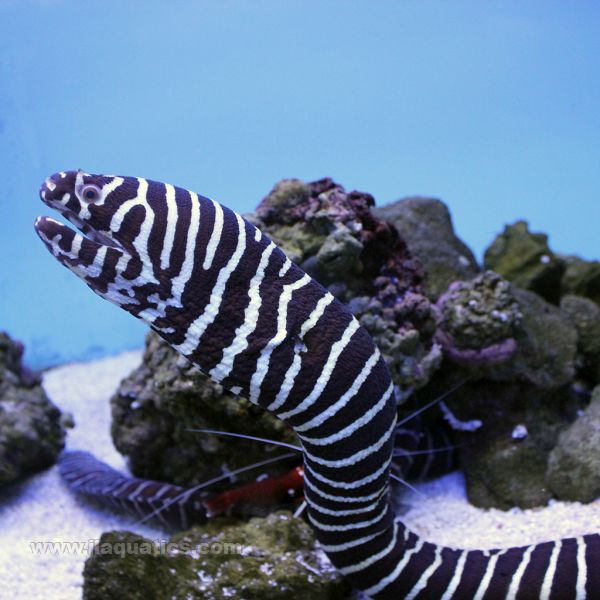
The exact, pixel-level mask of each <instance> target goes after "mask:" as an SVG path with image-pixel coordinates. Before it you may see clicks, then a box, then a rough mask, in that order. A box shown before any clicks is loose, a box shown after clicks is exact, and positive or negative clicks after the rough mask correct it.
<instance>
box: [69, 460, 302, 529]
mask: <svg viewBox="0 0 600 600" xmlns="http://www.w3.org/2000/svg"><path fill="white" fill-rule="evenodd" d="M58 467H59V470H60V475H61V477H62V478H63V480H64V481H65V482H66V484H67V485H68V486H69V488H70V489H71V490H73V491H74V492H76V493H78V494H83V495H84V496H87V497H90V498H92V499H93V500H95V501H97V502H99V503H100V504H105V505H108V506H111V507H114V508H117V509H120V510H125V511H127V512H130V513H133V514H134V515H136V516H137V517H138V518H139V519H140V520H141V522H143V521H146V520H148V519H153V520H155V521H157V522H158V523H159V524H160V525H162V526H164V527H166V528H168V529H173V528H174V529H177V530H182V529H188V528H189V527H191V526H192V525H196V524H202V523H206V521H207V519H208V518H210V517H214V516H216V515H220V514H224V513H226V514H240V515H247V514H253V513H252V512H251V511H250V510H249V509H248V508H247V507H249V508H251V509H254V514H256V506H257V505H259V506H266V507H272V506H273V505H275V504H278V503H283V502H284V501H286V500H290V499H292V498H294V496H295V493H296V491H298V493H301V489H302V468H301V467H295V468H294V469H292V470H291V471H289V472H287V473H284V474H282V475H278V476H276V477H270V478H268V479H264V480H260V481H255V482H252V483H248V484H246V485H242V486H239V487H234V488H232V489H229V490H226V491H225V492H221V493H217V494H210V493H208V492H206V491H205V488H206V487H208V484H210V483H215V482H216V481H218V480H221V479H225V478H227V477H228V475H223V476H222V477H217V478H215V479H214V480H212V481H209V482H207V483H205V484H201V485H199V486H195V487H191V488H185V487H182V486H179V485H174V484H172V483H165V482H162V481H152V480H148V479H140V478H139V477H130V476H127V475H123V474H122V473H120V472H119V471H117V470H116V469H113V468H112V467H110V466H109V465H107V464H106V463H103V462H102V461H100V460H98V459H97V458H96V457H95V456H93V455H92V454H90V453H89V452H84V451H80V450H76V451H69V452H63V453H62V454H61V456H60V458H59V461H58Z"/></svg>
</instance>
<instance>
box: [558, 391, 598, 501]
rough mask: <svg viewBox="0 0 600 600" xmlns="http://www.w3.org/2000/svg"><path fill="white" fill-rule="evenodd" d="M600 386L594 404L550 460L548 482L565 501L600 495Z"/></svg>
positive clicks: (565, 435) (566, 433)
mask: <svg viewBox="0 0 600 600" xmlns="http://www.w3.org/2000/svg"><path fill="white" fill-rule="evenodd" d="M598 448H600V386H598V387H596V388H595V389H594V393H593V395H592V400H591V402H590V405H589V406H588V407H587V408H586V409H585V410H584V411H583V412H582V413H581V414H580V416H579V418H578V419H577V420H576V421H575V422H574V423H573V424H572V425H571V426H570V427H568V428H567V429H566V430H565V431H563V432H562V433H561V434H560V436H559V438H558V443H557V444H556V447H555V448H554V449H553V450H552V452H551V453H550V457H549V460H548V481H549V484H550V487H551V489H552V491H553V492H554V494H555V495H556V496H557V497H558V498H560V499H561V500H571V501H576V500H578V501H580V502H591V501H592V500H595V499H596V498H597V497H598V496H599V495H600V453H599V452H598Z"/></svg>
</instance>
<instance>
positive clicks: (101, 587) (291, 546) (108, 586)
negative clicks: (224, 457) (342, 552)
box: [83, 512, 348, 600]
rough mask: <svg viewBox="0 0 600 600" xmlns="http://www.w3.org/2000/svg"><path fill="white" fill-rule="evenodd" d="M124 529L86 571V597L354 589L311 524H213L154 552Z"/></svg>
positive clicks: (106, 541)
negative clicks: (320, 545) (317, 539)
mask: <svg viewBox="0 0 600 600" xmlns="http://www.w3.org/2000/svg"><path fill="white" fill-rule="evenodd" d="M152 548H153V545H152V542H151V541H150V540H147V539H145V538H142V537H140V536H138V535H135V534H133V533H130V532H126V531H114V532H109V533H105V534H103V536H102V537H101V538H100V541H99V543H98V544H97V545H96V547H95V550H94V552H93V554H92V556H91V557H90V558H88V560H87V561H86V564H85V569H84V587H83V598H84V600H101V599H102V600H104V599H105V598H111V597H114V598H128V599H130V600H146V599H147V598H172V599H173V600H179V599H181V600H183V599H186V600H187V599H191V598H198V599H200V598H201V599H203V600H224V599H226V598H227V599H233V600H236V599H239V600H242V599H244V600H263V599H264V598H269V599H272V600H278V599H281V600H288V599H289V598H298V599H299V600H304V599H306V600H308V599H312V598H323V599H324V600H337V599H339V600H341V599H342V598H346V597H347V593H348V587H347V585H346V584H345V582H344V581H343V580H342V578H341V576H340V575H339V574H338V573H337V572H336V571H335V569H333V567H332V566H331V564H330V563H329V561H327V559H326V558H324V555H323V553H322V551H320V550H317V549H315V547H314V536H313V533H312V531H311V529H310V527H309V526H308V525H307V524H306V523H304V522H303V521H301V520H300V519H295V518H293V517H292V516H291V515H290V514H289V513H285V512H277V513H273V514H271V515H269V516H268V517H267V518H266V519H257V518H255V519H251V520H250V521H249V522H248V523H244V524H239V523H234V522H220V523H218V522H216V521H215V522H212V523H209V524H208V525H206V526H204V527H195V528H193V529H190V530H188V531H186V532H183V533H180V534H178V535H176V536H174V537H173V538H171V539H170V540H169V542H168V543H167V544H165V545H164V546H163V548H164V550H163V551H162V552H161V551H160V549H158V550H157V551H156V552H154V553H152Z"/></svg>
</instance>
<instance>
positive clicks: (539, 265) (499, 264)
mask: <svg viewBox="0 0 600 600" xmlns="http://www.w3.org/2000/svg"><path fill="white" fill-rule="evenodd" d="M483 264H484V267H485V268H486V269H490V270H492V271H496V272H497V273H500V275H502V276H503V277H505V278H506V279H508V280H509V281H511V282H512V283H514V284H515V285H516V286H518V287H521V288H524V289H527V290H531V291H533V292H536V293H537V294H539V295H540V296H541V297H542V298H544V299H546V300H547V301H548V302H552V303H554V304H558V301H559V299H560V294H561V278H562V275H563V272H564V269H565V265H564V261H563V260H562V259H561V258H560V257H559V256H557V255H555V254H554V252H552V250H550V247H549V246H548V236H547V235H546V234H544V233H532V232H530V231H529V225H528V224H527V222H526V221H517V222H516V223H513V224H512V225H507V226H506V227H505V228H504V231H503V232H502V233H501V234H499V235H498V236H497V237H496V239H494V241H493V242H492V244H491V245H490V246H489V248H488V249H487V250H486V251H485V254H484V259H483Z"/></svg>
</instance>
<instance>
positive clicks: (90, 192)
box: [81, 184, 102, 202]
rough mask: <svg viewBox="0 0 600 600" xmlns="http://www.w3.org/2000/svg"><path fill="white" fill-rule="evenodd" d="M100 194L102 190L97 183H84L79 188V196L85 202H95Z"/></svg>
mask: <svg viewBox="0 0 600 600" xmlns="http://www.w3.org/2000/svg"><path fill="white" fill-rule="evenodd" d="M101 196H102V192H101V190H100V188H99V187H98V186H97V185H93V184H88V185H84V186H83V188H82V189H81V197H82V198H83V199H84V200H85V201H86V202H96V201H97V200H100V197H101Z"/></svg>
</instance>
